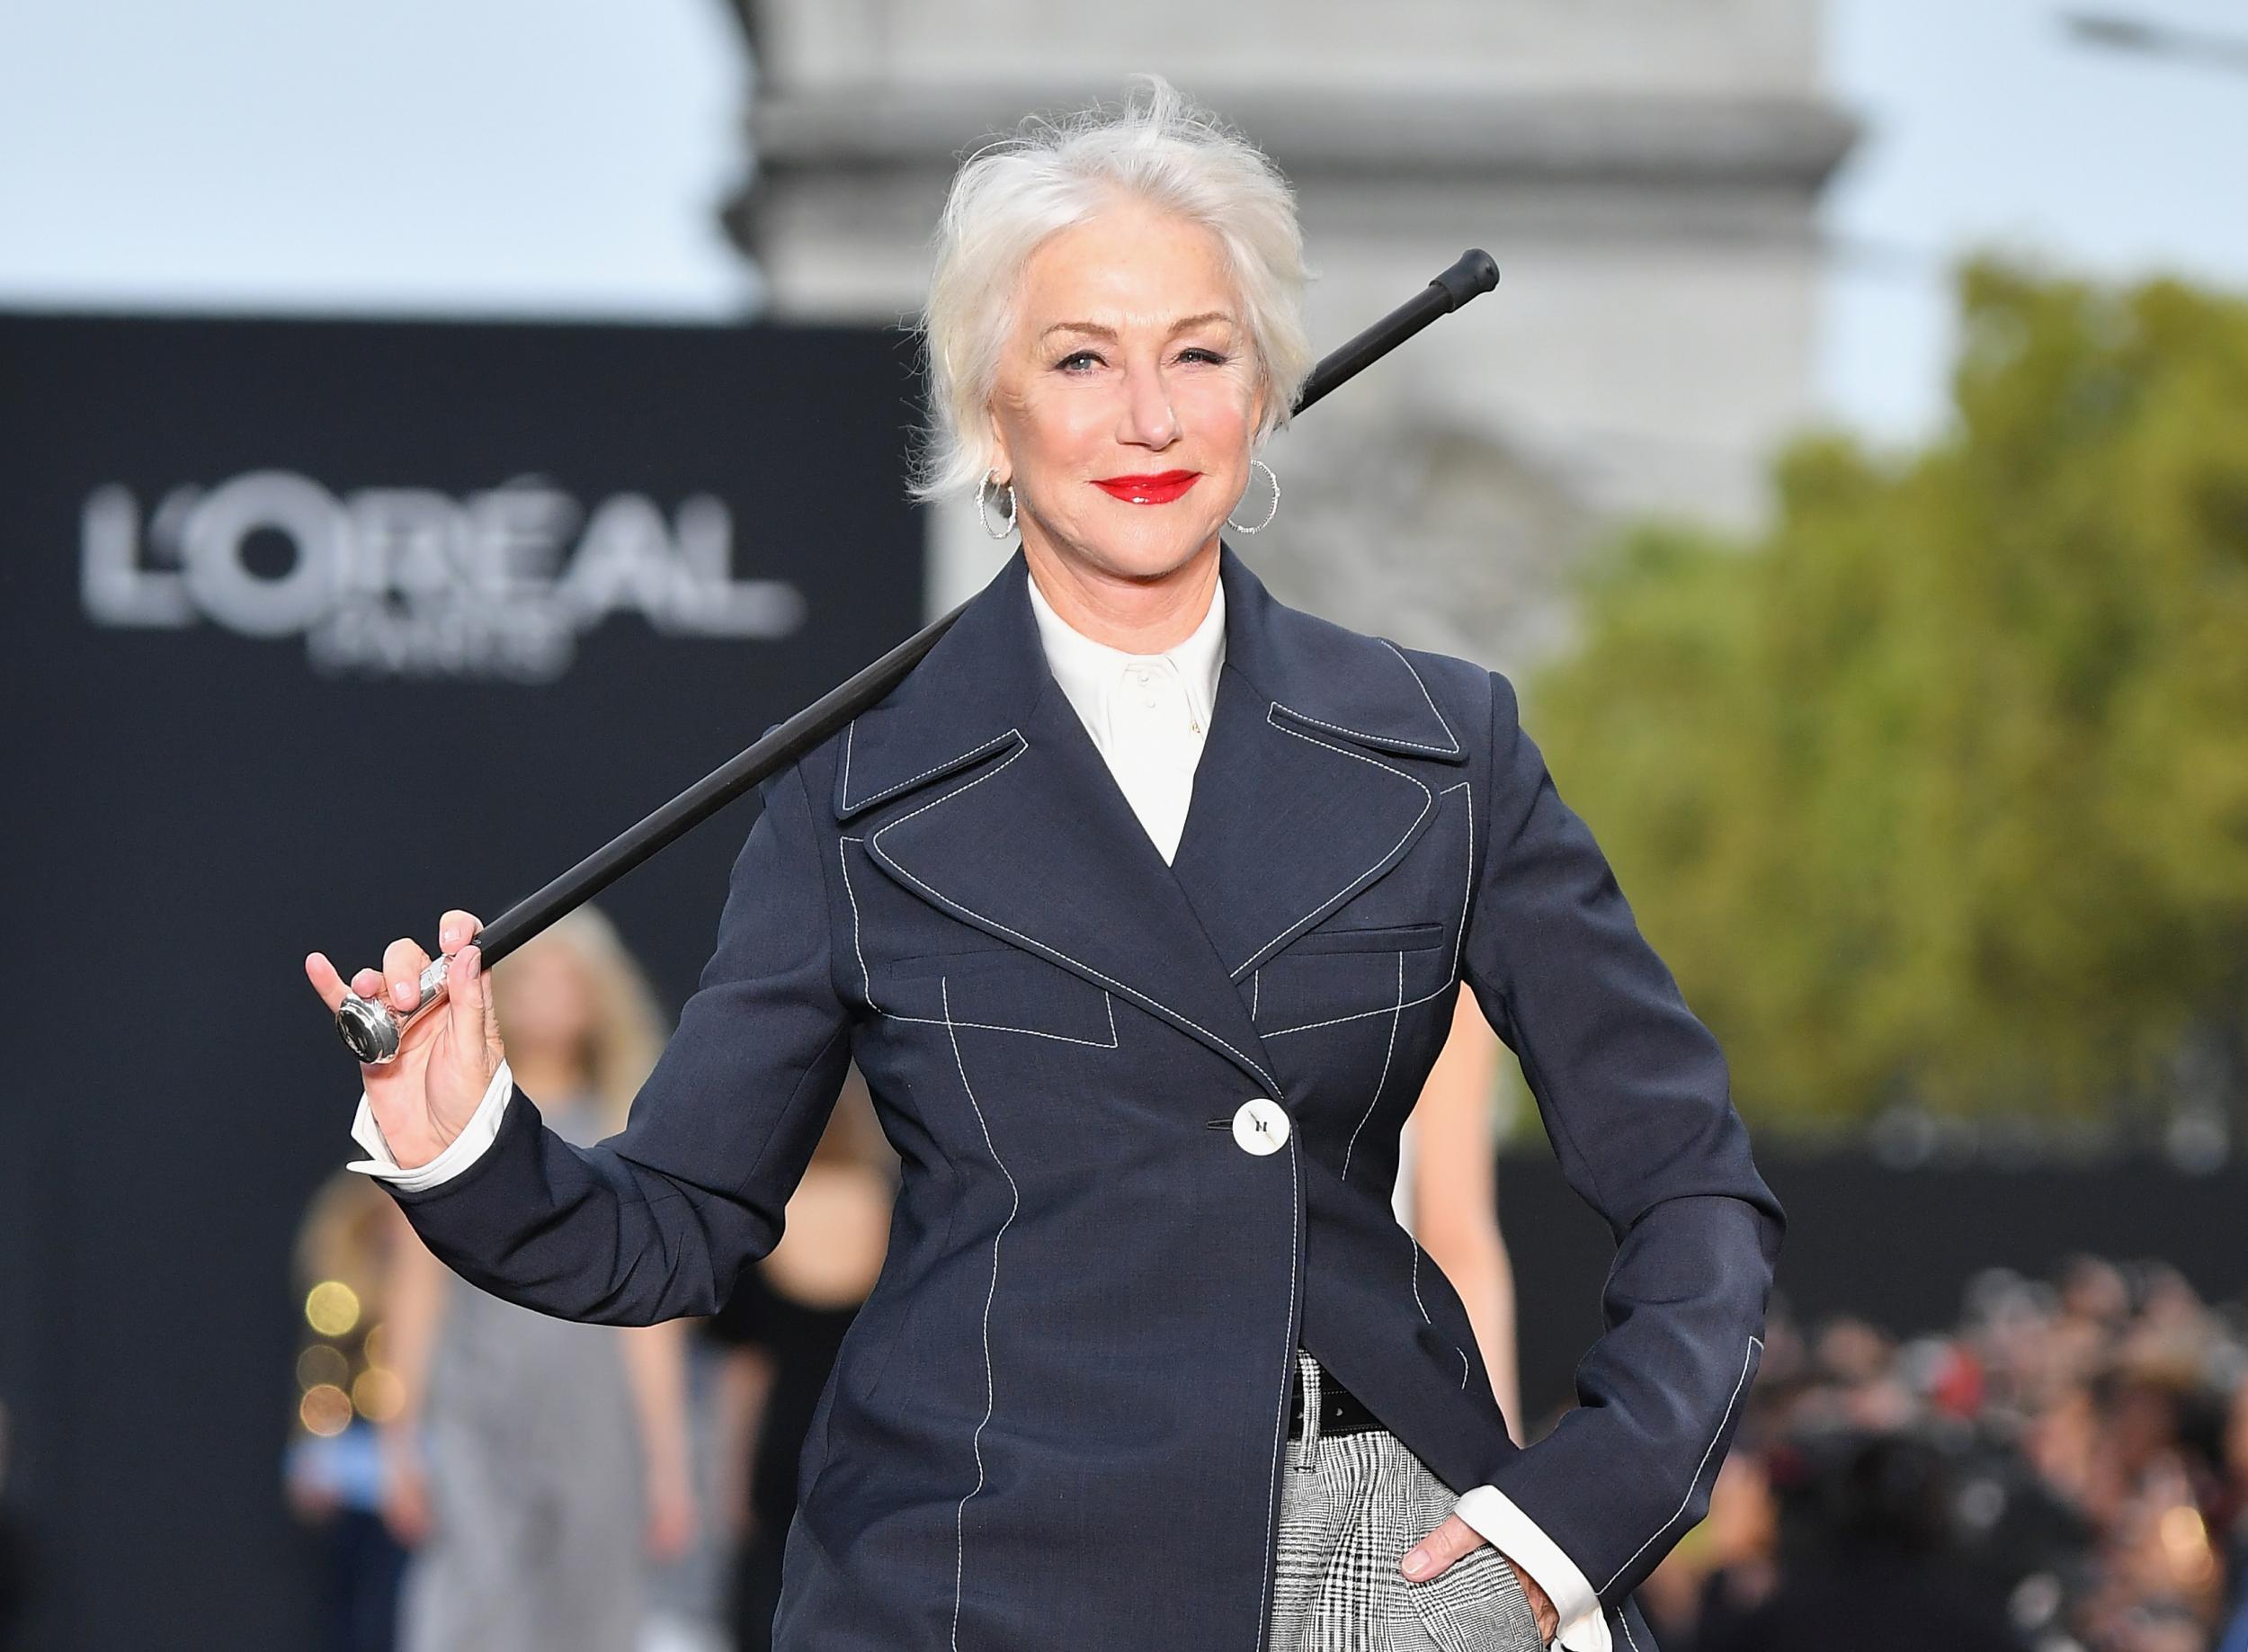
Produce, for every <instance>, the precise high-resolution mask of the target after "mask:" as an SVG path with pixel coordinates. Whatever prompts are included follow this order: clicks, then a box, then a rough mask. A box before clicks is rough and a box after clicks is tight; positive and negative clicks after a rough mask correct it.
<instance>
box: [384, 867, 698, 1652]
mask: <svg viewBox="0 0 2248 1652" xmlns="http://www.w3.org/2000/svg"><path fill="white" fill-rule="evenodd" d="M493 1000H494V1011H493V1013H494V1016H495V1026H496V1028H497V1031H498V1032H499V1035H500V1036H501V1037H502V1038H504V1040H505V1041H506V1048H507V1052H508V1058H509V1065H510V1068H511V1070H512V1071H513V1073H514V1074H515V1075H517V1076H519V1077H520V1078H521V1079H522V1083H523V1085H524V1088H525V1091H526V1093H527V1094H536V1095H538V1096H540V1097H542V1098H543V1100H542V1101H541V1103H540V1109H539V1111H540V1117H541V1120H542V1121H543V1122H544V1124H545V1126H546V1128H548V1129H549V1130H553V1131H554V1132H555V1133H556V1134H557V1135H558V1137H559V1138H560V1139H563V1140H566V1141H571V1142H576V1143H580V1144H590V1143H592V1142H594V1141H597V1140H599V1139H602V1137H604V1136H609V1135H611V1134H613V1133H614V1132H615V1131H617V1130H620V1129H622V1128H623V1125H624V1112H625V1109H626V1107H627V1106H628V1105H629V1103H630V1102H631V1100H632V1096H633V1094H634V1092H635V1091H637V1090H638V1088H639V1085H640V1084H641V1082H642V1081H643V1080H644V1079H645V1078H646V1077H647V1073H648V1069H649V1067H651V1066H652V1065H653V1064H654V1061H655V1058H656V1052H657V1050H658V1049H660V1048H661V1046H662V1043H663V1037H662V1031H661V1023H660V1021H659V1019H658V1016H657V1012H656V1003H655V1000H654V998H653V996H651V995H650V993H649V991H648V989H647V983H646V982H645V981H644V980H643V979H642V978H641V975H640V972H639V970H638V967H637V966H636V965H635V964H634V963H633V961H632V960H631V957H630V956H629V954H628V953H627V952H626V951H625V949H624V947H623V945H622V943H621V942H620V941H619V940H618V938H617V934H616V932H615V930H614V929H613V928H612V927H611V924H609V922H608V920H607V919H606V918H604V917H603V916H602V915H601V913H600V912H598V911H597V910H595V909H594V908H593V907H591V906H581V907H579V908H578V909H577V910H575V912H572V913H570V914H569V915H566V917H564V918H563V919H561V920H560V921H559V922H558V923H557V924H555V925H554V926H553V927H552V928H551V929H549V930H547V931H546V932H545V933H542V934H540V935H539V936H538V937H537V938H536V939H534V940H532V941H531V942H529V943H528V944H526V945H525V946H524V947H523V949H522V951H520V952H518V953H517V954H516V955H515V958H514V960H513V963H512V964H511V966H510V968H509V969H508V973H507V977H506V979H505V980H504V982H503V983H501V984H500V985H498V986H497V987H496V988H495V991H494V993H493ZM375 1163H376V1164H377V1165H379V1164H380V1161H379V1160H377V1161H375ZM360 1167H361V1168H365V1167H366V1166H365V1165H361V1166H360ZM384 1202H385V1203H386V1204H388V1203H389V1201H388V1200H386V1201H384ZM392 1219H393V1220H394V1221H397V1222H398V1225H399V1226H400V1227H401V1228H404V1227H405V1226H406V1224H405V1223H404V1221H403V1220H402V1219H400V1218H399V1217H398V1214H397V1210H396V1208H395V1207H393V1208H392ZM394 1255H395V1256H396V1257H397V1264H396V1276H395V1278H394V1280H393V1281H392V1283H391V1288H390V1291H389V1305H390V1306H389V1313H388V1318H387V1319H386V1321H385V1326H386V1336H387V1338H388V1344H389V1349H388V1352H389V1357H390V1362H391V1365H392V1369H393V1370H394V1371H395V1372H396V1373H397V1378H398V1380H399V1384H400V1402H401V1403H400V1404H399V1405H398V1406H397V1409H396V1411H395V1412H394V1413H392V1414H391V1415H389V1416H388V1417H387V1418H385V1419H384V1421H383V1424H382V1445H383V1453H384V1458H385V1466H386V1469H387V1470H388V1472H387V1473H386V1476H385V1484H386V1487H388V1491H387V1497H386V1506H385V1509H384V1516H385V1518H386V1520H387V1521H388V1523H389V1525H390V1528H391V1530H392V1531H394V1532H396V1533H397V1535H398V1537H399V1538H400V1539H401V1540H403V1541H406V1542H407V1543H410V1544H412V1545H413V1546H414V1548H415V1560H414V1563H413V1564H412V1565H411V1566H410V1567H408V1568H407V1572H406V1586H405V1589H404V1591H403V1595H402V1599H401V1601H400V1605H399V1620H400V1622H399V1637H398V1639H399V1645H400V1646H401V1648H404V1649H405V1652H450V1649H452V1648H462V1649H464V1652H465V1649H467V1648H475V1652H499V1649H502V1648H522V1649H523V1652H531V1649H532V1648H538V1649H539V1652H578V1649H583V1652H604V1649H606V1652H630V1648H632V1647H633V1646H635V1645H636V1644H637V1642H638V1638H639V1634H640V1629H641V1622H642V1620H643V1618H644V1616H645V1615H646V1612H647V1569H648V1565H649V1562H650V1561H652V1560H653V1561H664V1560H670V1559H674V1558H677V1557H678V1555H679V1554H680V1553H681V1552H682V1549H684V1547H685V1544H686V1542H687V1540H688V1539H689V1537H690V1536H691V1532H692V1531H693V1524H694V1503H693V1486H692V1480H691V1475H690V1472H689V1459H688V1451H687V1432H688V1431H687V1383H686V1364H685V1356H684V1337H683V1335H682V1333H683V1330H684V1327H683V1326H680V1325H678V1324H675V1323H674V1324H665V1325H655V1326H616V1327H612V1326H591V1325H573V1324H571V1323H570V1322H569V1321H567V1320H564V1319H557V1318H552V1317H549V1316H547V1315H544V1314H538V1313H533V1312H531V1310H529V1309H528V1308H522V1307H519V1306H517V1305H516V1304H515V1303H513V1302H510V1301H506V1300H504V1299H501V1298H500V1297H497V1296H494V1295H491V1294H488V1293H486V1292H485V1291H483V1290H477V1288H476V1287H475V1286H474V1285H472V1284H470V1283H468V1281H466V1280H465V1279H462V1278H460V1277H459V1276H458V1275H455V1274H453V1273H450V1272H448V1271H447V1269H446V1268H445V1266H444V1264H442V1263H441V1262H439V1261H438V1260H437V1259H436V1258H435V1257H434V1256H433V1255H431V1254H430V1253H429V1251H428V1250H427V1248H426V1247H424V1246H423V1245H422V1243H421V1242H420V1241H419V1240H418V1239H417V1238H415V1236H414V1234H413V1232H412V1231H411V1230H410V1229H408V1230H407V1231H405V1232H403V1233H401V1234H400V1235H399V1236H398V1243H397V1246H396V1248H395V1251H394Z"/></svg>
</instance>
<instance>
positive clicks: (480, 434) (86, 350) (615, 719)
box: [0, 316, 923, 1652]
mask: <svg viewBox="0 0 2248 1652" xmlns="http://www.w3.org/2000/svg"><path fill="white" fill-rule="evenodd" d="M914 409H915V385H914V378H913V374H912V370H911V359H910V352H909V349H908V347H907V341H906V339H905V337H904V335H900V334H897V333H894V332H879V331H872V330H847V329H810V328H807V329H779V328H763V327H753V328H712V327H671V326H549V325H477V326H467V325H450V324H403V323H400V324H392V323H366V322H329V321H289V322H282V321H266V320H233V319H201V318H165V319H154V318H120V317H105V318H102V317H62V316H44V317H32V316H13V317H0V532H4V535H5V542H4V552H0V635H4V646H0V683H4V686H5V692H6V701H5V705H6V715H5V718H4V719H0V726H4V728H5V734H4V736H0V739H4V746H0V774H4V776H5V781H4V786H5V791H6V796H7V799H8V800H7V803H6V805H5V809H6V816H5V817H6V819H7V822H8V836H7V843H6V853H5V856H4V865H5V869H6V870H5V873H4V876H5V880H6V881H5V885H4V897H0V898H4V912H5V918H6V926H7V936H8V944H7V946H6V948H5V954H6V962H5V965H4V969H5V970H6V974H5V977H4V979H5V983H6V994H7V1005H8V1011H9V1019H8V1030H9V1037H8V1058H7V1060H6V1063H5V1067H4V1072H5V1078H4V1081H0V1083H4V1091H0V1401H4V1403H5V1404H6V1406H7V1407H8V1408H9V1410H10V1411H11V1412H12V1413H13V1419H14V1423H15V1427H14V1430H13V1433H14V1450H13V1464H12V1467H11V1469H10V1481H11V1483H10V1486H9V1488H8V1501H9V1503H10V1504H11V1505H13V1507H14V1509H15V1510H16V1511H17V1514H18V1517H19V1518H20V1519H21V1520H22V1523H24V1524H25V1525H26V1526H27V1527H28V1529H29V1532H30V1536H31V1541H32V1543H33V1544H34V1546H35V1556H36V1561H35V1570H34V1576H35V1579H36V1583H37V1587H38V1598H37V1601H36V1603H35V1609H34V1613H33V1617H32V1620H31V1626H32V1628H33V1630H34V1636H33V1639H32V1642H31V1644H34V1645H39V1646H55V1647H65V1646H67V1647H69V1648H73V1649H74V1652H76V1649H85V1652H98V1649H102V1648H145V1647H152V1646H187V1645H226V1646H228V1647H231V1648H240V1649H243V1652H248V1649H251V1648H301V1647H304V1646H307V1645H308V1644H311V1643H312V1641H313V1639H314V1630H313V1628H312V1613H311V1601H310V1598H309V1593H308V1591H309V1585H310V1579H309V1577H308V1572H307V1567H306V1566H305V1564H304V1562H305V1550H304V1547H303V1543H302V1540H301V1536H300V1534H299V1533H298V1532H297V1531H295V1530H294V1529H293V1528H292V1524H291V1522H290V1516H289V1515H288V1514H287V1513H286V1512H285V1506H284V1504H283V1500H282V1494H281V1451H282V1448H283V1445H284V1443H285V1441H286V1438H287V1429H288V1424H289V1420H290V1415H291V1412H292V1410H293V1407H294V1405H295V1400H296V1383H295V1379H294V1377H293V1374H292V1371H291V1363H292V1361H293V1359H294V1356H295V1353H296V1349H297V1346H298V1336H299V1329H300V1327H301V1320H300V1318H299V1308H298V1305H297V1303H296V1301H295V1299H294V1292H293V1288H292V1284H291V1280H290V1242H291V1238H292V1235H293V1232H294V1229H295V1228H296V1225H297V1223H298V1221H299V1218H300V1217H301V1215H302V1214H303V1210H304V1207H305V1204H306V1201H307V1199H308V1196H309V1195H310V1193H311V1192H312V1191H313V1190H314V1188H315V1187H316V1186H317V1184H318V1183H320V1182H321V1181H322V1180H323V1179H324V1178H325V1177H326V1176H327V1175H328V1174H331V1173H333V1172H334V1171H335V1170H336V1169H337V1168H338V1167H339V1166H341V1165H343V1163H344V1161H345V1160H347V1159H349V1158H352V1157H356V1156H358V1154H357V1149H356V1147H355V1146H354V1145H353V1144H352V1141H351V1140H350V1138H349V1135H348V1129H349V1125H350V1121H351V1116H352V1109H353V1108H354V1106H355V1105H356V1103H357V1100H358V1089H359V1086H358V1083H357V1073H356V1070H355V1068H354V1067H353V1066H352V1062H351V1060H350V1058H349V1057H348V1056H347V1055H346V1054H345V1053H344V1051H343V1049H342V1048H341V1046H340V1045H339V1044H338V1043H337V1041H336V1038H335V1031H334V1029H333V1027H332V1025H331V1022H330V1018H329V1016H328V1015H327V1014H326V1011H325V1010H323V1009H322V1007H321V1006H320V1005H319V1003H318V1002H317V999H316V998H315V997H314V996H313V994H312V992H311V989H310V987H308V985H307V984H306V982H305V980H304V977H303V971H302V967H301V960H302V959H303V957H304V954H305V953H306V952H307V951H311V950H313V949H315V948H317V949H319V950H322V951H326V952H327V953H328V954H329V955H330V956H331V957H332V958H334V959H335V960H337V962H338V963H339V964H341V965H342V966H343V968H344V969H346V970H347V971H348V970H349V969H352V968H353V967H356V966H358V965H361V964H366V963H372V962H375V961H377V960H378V959H379V951H380V948H381V946H382V944H383V943H384V942H386V941H388V939H389V938H390V937H391V936H393V935H396V934H401V933H413V934H415V935H417V936H419V937H420V938H421V939H422V940H423V942H424V944H425V945H428V944H431V943H432V941H433V931H434V929H435V926H436V921H437V916H438V914H439V913H440V912H441V911H442V909H443V908H445V907H447V906H456V905H457V906H467V907H468V908H469V909H471V910H473V911H476V912H478V913H480V914H481V915H484V916H485V917H486V918H489V917H493V916H496V915H498V914H499V913H500V912H501V911H502V910H503V909H504V908H505V907H506V906H508V905H510V904H511V903H512V902H513V901H514V900H515V899H517V898H519V897H522V896H523V895H525V894H528V893H530V892H531V890H532V889H536V888H538V887H539V886H540V884H542V883H544V882H545V881H546V880H548V879H549V878H550V877H552V876H553V875H554V874H556V873H557V872H558V871H562V870H563V869H564V868H566V867H567V866H568V865H570V864H571V863H573V862H575V861H576V860H577V859H579V858H580V857H581V856H583V855H584V854H586V853H590V852H591V851H592V850H593V849H594V848H597V847H598V846H599V845H600V844H602V843H604V842H606V841H607V840H608V839H609V838H610V837H611V836H612V835H615V834H616V833H618V832H620V831H621V830H623V829H624V828H625V827H626V826H629V825H630V824H632V822H633V821H635V820H637V819H638V818H639V817H641V816H642V815H644V814H645V813H647V811H648V810H650V809H652V808H655V807H656V804H658V803H660V802H662V801H663V800H664V799H666V798H668V797H670V796H671V795H672V794H673V793H674V792H675V791H677V790H680V789H682V788H683V787H684V786H686V785H688V784H689V783H690V782H691V781H695V780H697V779H699V778H700V776H701V775H703V774H704V773H705V772H708V771H709V770H710V769H712V768H715V767H716V766H717V765H718V763H721V762H723V761H724V760H725V759H726V758H727V757H729V756H731V755H733V754H734V753H735V752H736V751H737V750H739V749H740V748H741V747H742V746H746V745H747V744H749V742H750V741H752V740H753V739H754V738H755V737H757V736H758V735H759V733H760V732H762V731H763V729H764V728H767V727H769V726H770V725H771V724H772V723H773V722H775V721H777V720H779V719H781V718H783V717H785V716H787V715H788V714H789V712H791V711H793V710H796V709H797V708H798V707H799V706H801V705H803V704H804V703H806V702H807V701H810V700H812V699H814V698H816V696H817V695H818V694H819V693H821V692H824V691H825V690H826V689H828V688H830V687H832V686H833V685H834V683H837V682H840V681H841V680H842V679H843V678H844V677H845V676H847V675H849V674H851V673H852V671H854V670H856V669H857V668H858V667H859V666H861V665H864V664H865V663H866V662H867V661H869V660H870V659H872V658H873V657H875V656H877V655H878V654H879V653H880V652H882V651H883V650H884V649H886V648H888V647H890V646H891V645H892V644H894V643H896V642H897V641H899V640H901V639H902V638H905V636H907V635H908V634H910V633H911V632H912V631H913V630H914V629H916V628H917V627H918V626H919V625H920V624H921V623H922V621H923V549H922V525H921V520H920V517H919V514H918V513H916V512H915V511H914V509H913V507H912V506H911V505H910V504H909V503H908V502H907V500H906V498H905V492H904V482H903V478H904V460H905V439H906V434H907V428H908V425H909V424H910V422H911V420H912V419H913V417H914ZM755 807H756V806H755V803H754V799H745V800H743V801H741V802H738V803H736V804H735V805H733V806H731V807H729V808H727V810H725V811H724V812H722V813H721V814H719V815H718V817H715V818H714V819H712V820H711V821H709V822H707V823H706V824H705V825H704V826H702V827H700V829H699V830H698V831H696V832H695V833H692V834H691V835H688V836H687V837H686V838H684V839H682V841H681V842H679V843H678V844H674V845H673V846H672V847H671V848H669V849H666V850H665V852H664V853H662V854H661V855H659V856H657V857H656V860H654V861H653V862H649V863H648V864H647V865H646V866H644V867H642V868H640V869H639V870H638V871H635V872H634V873H633V874H632V875H631V876H630V877H629V878H627V879H625V880H623V881H621V882H620V883H619V884H617V885H615V886H613V887H612V888H611V889H609V890H608V891H606V892H605V893H604V895H603V896H602V899H601V901H600V903H599V904H600V905H601V906H602V908H603V909H604V910H605V911H606V912H608V914H609V915H611V917H612V918H614V919H615V920H616V922H617V924H618V925H619V927H620V929H621V930H622V932H623V933H624V935H625V937H626V939H627V941H628V942H629V944H630V945H631V946H632V947H633V949H634V951H636V952H637V953H638V956H639V957H640V959H641V960H643V961H644V963H646V965H647V967H648V969H649V971H650V973H651V975H652V977H653V978H654V980H655V982H656V987H657V989H658V991H659V994H660V995H661V996H663V998H664V999H665V1007H666V1009H667V1011H669V1012H670V1013H673V1014H676V1012H677V1009H678V1006H679V1005H680V1004H681V1003H682V1001H683V1000H684V998H685V997H686V996H687V995H688V994H689V993H690V992H691V991H692V989H693V987H694V983H695V979H696V977H697V974H698V972H699V971H700V968H701V966H702V963H703V961H704V960H705V959H706V958H707V957H708V955H709V948H710V944H711V942H712V939H713V937H714V935H715V933H716V928H717V921H718V911H719V908H720V906H721V905H722V903H723V900H724V896H725V890H726V881H727V871H728V869H729V868H730V866H731V863H732V861H733V858H734V856H735V854H736V853H737V851H738V850H739V848H740V846H741V843H742V839H743V837H744V836H745V834H746V833H747V831H748V828H749V826H750V823H751V821H752V819H753V818H754V808H755Z"/></svg>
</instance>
